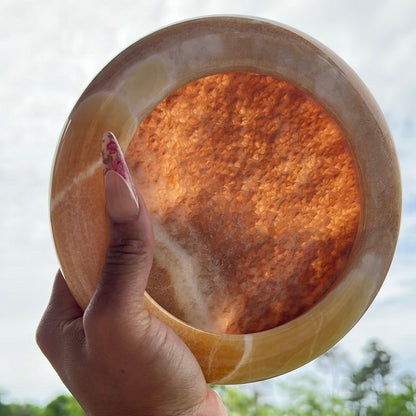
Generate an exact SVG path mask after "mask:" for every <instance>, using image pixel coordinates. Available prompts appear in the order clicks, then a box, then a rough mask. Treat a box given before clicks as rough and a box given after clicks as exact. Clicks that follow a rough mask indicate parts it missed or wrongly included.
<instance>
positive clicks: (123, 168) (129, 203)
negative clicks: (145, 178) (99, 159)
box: [102, 132, 139, 222]
mask: <svg viewBox="0 0 416 416" xmlns="http://www.w3.org/2000/svg"><path fill="white" fill-rule="evenodd" d="M102 155H103V169H104V193H105V200H106V210H107V214H108V215H109V216H110V217H111V219H112V220H113V221H115V222H126V221H130V220H132V219H133V218H134V217H135V216H137V214H138V212H139V202H138V200H137V196H136V193H135V192H134V185H133V181H132V179H131V176H130V172H129V169H128V167H127V165H126V162H125V160H124V156H123V152H122V151H121V149H120V146H119V144H118V142H117V139H116V138H115V136H114V134H113V133H111V132H106V133H104V136H103V143H102Z"/></svg>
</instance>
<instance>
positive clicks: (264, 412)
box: [214, 386, 283, 416]
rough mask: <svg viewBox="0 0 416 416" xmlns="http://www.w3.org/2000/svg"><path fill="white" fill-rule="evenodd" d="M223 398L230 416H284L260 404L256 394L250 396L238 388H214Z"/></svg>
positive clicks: (272, 408) (267, 405)
mask: <svg viewBox="0 0 416 416" xmlns="http://www.w3.org/2000/svg"><path fill="white" fill-rule="evenodd" d="M214 389H215V390H216V391H217V392H218V394H219V395H220V396H221V399H222V401H223V403H224V405H225V407H226V409H227V413H228V416H282V415H283V413H281V412H280V411H278V410H277V409H276V408H274V407H272V406H271V405H269V404H264V403H260V402H259V400H258V396H257V395H256V394H253V395H248V394H245V393H244V392H242V391H241V390H240V389H238V388H236V387H225V386H214Z"/></svg>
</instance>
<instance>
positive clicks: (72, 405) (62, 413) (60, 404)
mask: <svg viewBox="0 0 416 416" xmlns="http://www.w3.org/2000/svg"><path fill="white" fill-rule="evenodd" d="M42 416H85V413H84V411H83V410H82V409H81V406H80V405H79V404H78V403H77V401H76V400H75V399H74V398H73V397H72V396H64V395H61V396H58V397H57V398H56V399H54V400H52V401H51V402H50V403H49V404H48V405H47V406H46V407H45V411H44V413H43V415H42Z"/></svg>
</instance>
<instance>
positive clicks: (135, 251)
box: [106, 239, 152, 265]
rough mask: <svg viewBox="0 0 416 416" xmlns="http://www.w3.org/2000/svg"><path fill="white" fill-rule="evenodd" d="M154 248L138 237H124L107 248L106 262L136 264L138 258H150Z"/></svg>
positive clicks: (111, 263) (110, 263)
mask: <svg viewBox="0 0 416 416" xmlns="http://www.w3.org/2000/svg"><path fill="white" fill-rule="evenodd" d="M151 255H152V250H151V248H150V247H148V246H147V245H146V244H143V242H142V241H141V240H138V239H123V240H121V241H119V242H117V243H114V244H110V245H109V246H108V248H107V259H106V262H107V264H109V265H120V264H123V265H124V264H127V265H129V264H136V263H137V261H138V259H142V258H148V257H149V256H151Z"/></svg>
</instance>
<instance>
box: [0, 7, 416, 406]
mask: <svg viewBox="0 0 416 416" xmlns="http://www.w3.org/2000/svg"><path fill="white" fill-rule="evenodd" d="M213 14H237V15H250V16H258V17H261V18H267V19H270V20H274V21H277V22H281V23H284V24H286V25H289V26H292V27H293V28H296V29H298V30H300V31H302V32H305V33H307V34H308V35H310V36H312V37H314V38H315V39H317V40H319V41H320V42H321V43H323V44H325V45H326V46H328V47H329V48H330V49H332V50H333V51H334V52H335V53H337V54H338V55H339V56H340V57H341V58H342V59H344V60H345V61H346V62H347V63H348V64H349V65H350V66H351V67H352V69H353V70H354V71H356V73H357V74H358V75H359V77H360V78H361V79H362V80H363V81H364V83H365V84H366V85H367V87H368V88H369V90H370V91H371V93H372V94H373V95H374V97H375V99H376V101H377V102H378V104H379V106H380V107H381V109H382V111H383V113H384V115H385V117H386V119H387V122H388V124H389V126H390V129H391V131H392V135H393V138H394V142H395V146H396V150H397V153H398V157H399V163H400V168H401V175H402V188H403V211H402V223H401V231H400V237H399V242H398V245H397V250H396V254H395V258H394V260H393V264H392V266H391V268H390V271H389V273H388V275H387V278H386V281H385V283H384V285H383V287H382V289H381V291H380V293H379V295H378V296H377V298H376V300H375V301H374V303H373V304H372V306H371V307H370V309H369V310H368V312H367V313H366V314H365V316H364V317H363V318H362V319H361V320H360V322H359V323H358V324H357V325H356V326H355V327H354V328H353V329H352V330H351V331H350V332H349V333H348V334H347V335H346V336H345V337H344V338H343V339H342V340H341V341H340V343H339V347H340V348H341V349H343V350H345V351H346V352H347V353H348V354H349V355H350V356H351V357H352V358H354V359H359V357H360V356H361V355H360V354H361V350H362V348H363V347H364V346H365V344H366V343H367V342H368V341H369V340H370V339H378V340H380V342H381V343H382V344H383V345H385V346H386V348H388V349H389V351H391V352H392V353H393V355H394V356H395V358H396V364H397V366H398V367H400V368H401V369H403V371H405V370H411V371H413V372H414V373H416V325H415V324H414V323H415V322H416V306H415V301H414V299H415V298H416V279H415V278H414V275H415V271H416V255H415V251H416V250H415V249H416V163H415V161H416V116H415V114H414V110H415V109H416V79H415V73H416V53H415V52H416V25H415V24H414V16H416V2H415V1H414V0H376V1H373V0H349V1H329V0H284V1H279V0H275V1H273V0H256V1H248V0H239V1H234V0H228V1H227V0H204V1H203V2H201V1H199V0H194V1H191V0H182V1H181V0H178V1H174V0H171V1H168V0H165V1H163V0H152V1H145V0H134V1H130V0H91V1H88V0H84V1H78V0H60V1H56V0H39V1H37V2H34V1H27V0H20V1H16V0H0V59H1V65H0V80H1V82H0V121H1V127H2V128H1V129H0V146H1V151H0V155H1V156H0V157H1V162H0V231H1V234H0V236H1V238H0V264H1V268H0V392H3V394H4V397H5V398H6V399H7V400H16V401H32V402H46V401H48V400H50V399H51V398H53V397H54V396H56V395H57V394H60V393H62V392H65V391H66V390H65V387H64V386H63V384H62V383H61V381H60V380H59V378H58V376H57V375H56V374H55V372H54V370H53V369H52V368H51V367H50V365H49V363H48V361H47V360H46V358H45V357H44V356H43V355H42V354H41V353H40V351H39V350H38V348H37V346H36V344H35V341H34V334H35V330H36V326H37V323H38V321H39V320H40V317H41V315H42V313H43V310H44V308H45V306H46V303H47V301H48V298H49V295H50V289H51V285H52V281H53V277H54V275H55V272H56V270H57V268H58V267H59V266H58V262H57V260H56V256H55V251H54V247H53V242H52V235H51V231H50V225H49V207H48V196H49V180H50V172H51V167H52V161H53V155H54V151H55V148H56V145H57V142H58V138H59V135H60V131H61V129H62V127H63V124H64V122H65V120H66V117H67V116H68V114H69V112H70V110H71V109H72V107H73V105H74V104H75V102H76V100H77V98H78V97H79V95H80V94H81V93H82V91H83V90H84V89H85V87H86V86H87V85H88V83H89V82H90V81H91V79H92V78H93V77H94V76H95V75H96V74H97V73H98V72H99V71H100V70H101V68H102V67H103V66H104V65H105V64H106V63H107V62H108V61H109V60H111V59H112V58H113V57H114V56H115V55H116V54H118V53H119V52H121V51H122V50H123V49H125V48H126V47H127V46H129V45H130V44H131V43H133V42H134V41H136V40H138V39H140V38H142V37H143V36H145V35H147V34H149V33H151V32H153V31H155V30H158V29H159V28H161V27H164V26H167V25H169V24H172V23H175V22H178V21H181V20H184V19H189V18H193V17H197V16H204V15H213ZM268 386H270V382H267V381H265V382H261V383H257V384H256V386H255V388H256V389H262V388H264V389H266V388H267V387H268Z"/></svg>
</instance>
